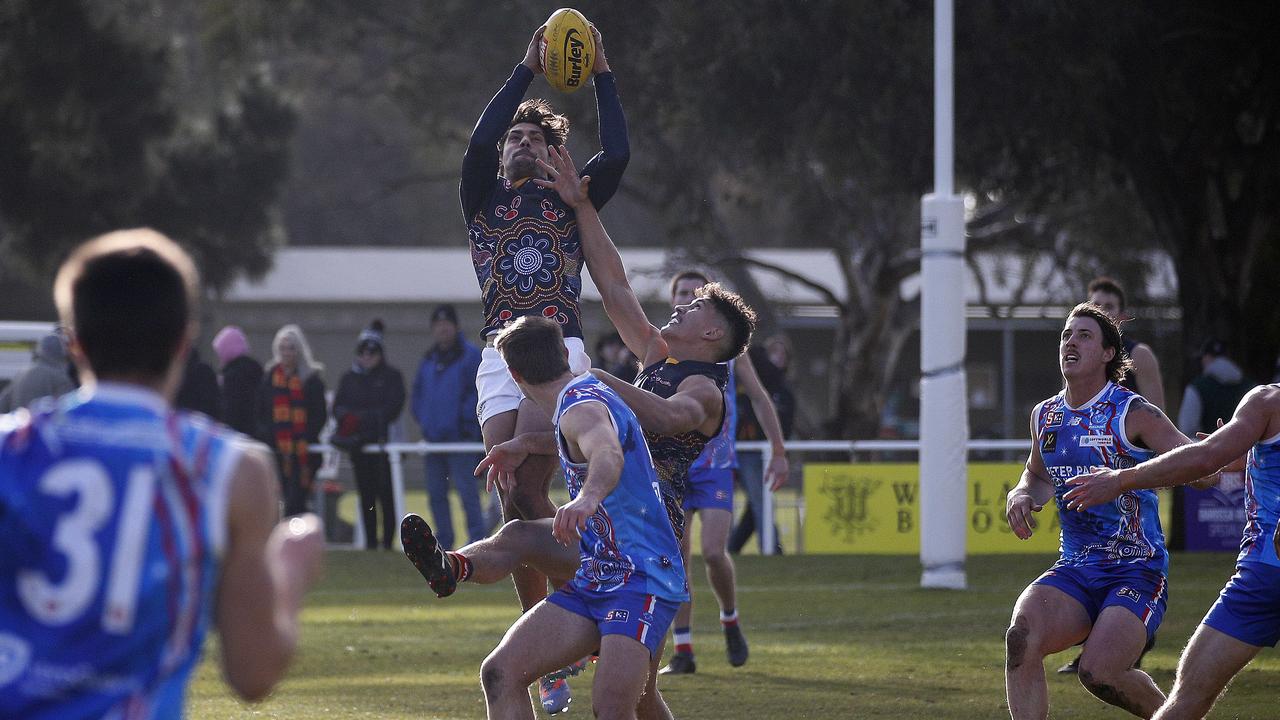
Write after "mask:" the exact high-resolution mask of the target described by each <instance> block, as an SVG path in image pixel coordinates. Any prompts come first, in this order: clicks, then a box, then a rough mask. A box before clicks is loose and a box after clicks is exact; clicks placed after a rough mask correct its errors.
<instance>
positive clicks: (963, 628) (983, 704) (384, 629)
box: [189, 551, 1280, 720]
mask: <svg viewBox="0 0 1280 720" xmlns="http://www.w3.org/2000/svg"><path fill="white" fill-rule="evenodd" d="M327 560H328V568H327V576H326V578H325V580H324V581H323V582H322V583H321V584H320V586H319V587H318V588H317V589H316V590H315V591H314V592H313V593H312V594H311V596H310V598H309V601H308V605H307V608H306V610H305V611H304V614H303V623H304V631H303V633H304V634H303V639H302V649H301V653H300V656H299V658H298V660H297V662H296V664H295V665H294V667H293V668H292V670H291V672H290V675H289V677H288V679H287V680H286V681H285V682H284V683H283V685H282V686H281V687H280V688H279V690H278V691H277V692H276V694H275V695H274V696H272V697H271V698H270V699H269V700H267V701H266V702H264V703H262V704H260V705H255V706H246V705H243V704H241V703H239V702H238V701H237V700H235V699H234V698H233V697H232V696H231V695H230V694H229V692H228V691H227V690H226V689H225V686H223V685H222V683H221V680H220V678H219V673H218V669H217V668H218V665H217V643H216V639H214V640H212V641H211V642H210V643H209V645H208V654H207V656H206V659H205V662H204V664H203V665H202V666H201V668H200V670H199V673H198V677H197V679H196V682H195V683H194V684H193V687H192V690H191V698H190V702H189V705H190V708H191V714H190V715H191V717H192V718H196V719H198V720H205V719H213V718H217V719H219V720H220V719H222V718H300V719H304V720H305V719H310V718H317V719H318V718H406V719H408V718H413V719H414V720H427V719H431V718H440V719H444V718H482V717H484V704H483V700H482V698H481V693H480V687H479V681H478V674H479V666H480V661H481V660H482V659H483V658H484V656H485V655H486V654H487V653H488V652H489V650H490V649H492V647H493V646H494V645H495V644H496V643H497V642H498V640H499V639H500V638H501V636H502V633H503V632H504V631H505V630H506V628H507V627H508V625H510V623H511V622H512V621H513V620H514V619H515V617H516V602H515V597H514V593H513V592H512V590H511V587H510V585H509V584H507V583H500V584H496V585H490V586H485V587H481V586H474V585H467V586H464V587H463V588H462V589H460V590H459V592H458V594H457V595H455V596H453V597H451V598H448V599H446V600H438V599H436V598H435V597H434V596H432V595H430V594H429V593H428V592H427V591H426V588H425V585H424V584H423V583H422V581H421V580H420V578H419V576H418V574H417V573H416V572H415V571H414V570H413V568H412V567H411V566H410V565H409V563H408V561H406V560H405V559H404V558H403V556H401V555H400V554H399V553H382V552H379V553H370V552H354V551H333V552H330V553H329V556H328V558H327ZM1050 562H1051V558H1049V557H1035V556H1032V557H1026V556H987V557H976V558H971V559H970V561H969V566H968V567H969V582H970V587H971V589H970V590H968V591H964V592H945V591H925V590H921V589H919V564H918V560H917V559H916V558H914V557H849V556H814V555H809V556H784V557H761V556H743V557H740V558H738V581H739V585H740V588H739V590H740V593H741V595H740V599H739V607H740V608H741V613H742V618H743V623H744V627H745V629H746V631H747V636H748V638H749V640H750V642H751V660H750V662H749V663H748V664H747V665H746V666H744V667H742V668H738V669H734V668H731V667H729V665H728V663H727V661H726V660H725V658H724V650H723V641H722V640H721V637H720V635H719V632H718V623H717V620H716V615H715V609H714V601H712V600H711V595H710V591H709V589H708V588H707V585H706V576H705V574H704V572H703V568H702V565H701V563H700V562H699V561H698V560H697V559H696V558H695V560H694V563H693V567H692V576H693V579H694V588H695V597H696V598H698V599H700V600H701V601H702V604H701V605H699V606H698V607H696V608H695V623H694V644H695V649H696V650H697V652H698V673H697V674H696V675H692V676H682V677H679V678H675V679H663V681H662V682H661V683H660V686H661V687H662V690H663V694H664V696H665V697H666V698H667V701H668V703H669V704H670V706H671V708H672V710H673V712H674V713H675V715H676V716H677V717H678V718H681V719H682V720H683V719H697V718H716V719H722V718H733V719H735V720H747V719H749V718H750V719H754V718H787V719H788V720H799V719H801V718H824V719H825V718H929V720H944V719H949V718H1000V717H1007V712H1006V710H1005V708H1004V680H1003V670H1002V667H1003V644H1002V641H1001V637H1002V633H1003V630H1004V628H1005V625H1006V623H1007V622H1008V619H1009V612H1010V609H1011V608H1012V606H1013V602H1014V599H1015V598H1016V597H1017V595H1018V593H1019V592H1020V591H1021V590H1022V588H1023V586H1025V585H1026V583H1027V582H1029V581H1030V580H1032V579H1033V578H1035V577H1036V576H1037V575H1038V574H1039V573H1040V572H1041V571H1042V570H1043V569H1044V568H1045V567H1046V566H1047V565H1048V564H1049V563H1050ZM1231 566H1232V558H1231V557H1229V556H1226V555H1176V556H1175V557H1174V558H1173V563H1172V567H1173V571H1172V573H1171V576H1170V587H1171V590H1172V592H1171V595H1170V602H1169V610H1168V613H1167V615H1166V617H1165V623H1164V626H1163V627H1162V628H1161V632H1160V635H1159V640H1160V642H1159V645H1158V646H1157V647H1156V649H1155V650H1154V651H1153V652H1152V653H1151V654H1150V655H1149V656H1148V657H1147V661H1146V662H1145V667H1147V668H1148V669H1149V670H1150V671H1151V673H1152V675H1153V676H1154V677H1155V679H1156V682H1157V683H1158V684H1159V685H1160V686H1161V687H1162V688H1165V689H1166V690H1167V689H1168V688H1169V686H1170V685H1171V683H1172V680H1173V670H1174V667H1175V663H1176V660H1177V654H1178V652H1179V650H1180V649H1181V647H1182V645H1183V644H1184V643H1185V642H1186V640H1187V638H1188V637H1189V636H1190V633H1191V631H1192V630H1193V629H1194V628H1195V626H1196V624H1198V623H1199V621H1200V618H1201V617H1202V616H1203V614H1204V611H1205V610H1206V609H1207V608H1208V607H1209V605H1210V604H1211V603H1212V601H1213V599H1214V598H1215V597H1216V595H1217V592H1218V590H1219V589H1220V588H1221V586H1222V584H1223V582H1224V581H1225V579H1226V578H1227V576H1228V575H1229V574H1230V571H1231ZM1068 657H1069V654H1068V653H1063V654H1061V655H1058V656H1055V657H1051V658H1050V659H1049V660H1048V662H1047V663H1046V664H1047V666H1048V667H1049V668H1050V670H1052V669H1053V668H1055V667H1057V666H1058V665H1060V664H1061V663H1062V662H1064V661H1065V660H1067V659H1068ZM1278 681H1280V660H1277V658H1276V655H1275V654H1274V653H1273V652H1272V651H1264V653H1263V654H1262V655H1261V656H1260V658H1259V659H1258V660H1255V661H1254V663H1253V664H1252V665H1251V666H1250V667H1249V668H1248V669H1247V670H1246V671H1245V672H1243V673H1242V674H1241V675H1240V676H1239V677H1238V678H1237V679H1236V682H1235V684H1234V685H1233V686H1232V688H1231V690H1230V691H1229V692H1228V693H1227V696H1226V697H1225V699H1224V700H1223V701H1222V702H1220V703H1219V705H1218V708H1217V709H1216V711H1215V712H1214V714H1213V715H1211V716H1210V717H1214V718H1276V717H1280V709H1278V706H1277V703H1276V694H1277V689H1276V688H1277V686H1278V684H1280V683H1278ZM1049 685H1050V699H1051V702H1052V705H1053V708H1052V715H1053V717H1056V718H1113V717H1114V718H1120V717H1129V715H1127V714H1126V713H1123V712H1121V711H1118V710H1114V709H1112V708H1110V707H1108V706H1104V705H1102V704H1101V703H1100V702H1098V701H1097V700H1094V699H1093V698H1092V696H1090V695H1089V694H1088V693H1087V692H1085V691H1084V689H1083V688H1081V687H1080V685H1079V684H1078V682H1077V681H1076V680H1075V679H1074V677H1067V676H1060V675H1055V674H1052V673H1051V675H1050V678H1049ZM589 686H590V671H588V674H587V675H586V676H584V677H583V678H579V679H577V680H576V682H575V684H574V687H575V692H576V694H577V700H576V701H575V703H574V705H573V706H572V707H571V709H570V711H569V713H568V714H566V715H563V716H561V717H568V718H570V719H572V718H575V717H579V718H588V717H590V716H591V714H590V704H589V700H590V695H589V692H590V689H589Z"/></svg>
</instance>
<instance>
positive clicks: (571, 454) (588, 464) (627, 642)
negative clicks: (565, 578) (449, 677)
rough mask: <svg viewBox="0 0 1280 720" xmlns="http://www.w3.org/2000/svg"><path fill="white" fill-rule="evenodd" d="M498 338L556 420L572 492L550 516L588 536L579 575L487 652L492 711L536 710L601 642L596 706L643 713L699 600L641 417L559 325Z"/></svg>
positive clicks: (521, 323)
mask: <svg viewBox="0 0 1280 720" xmlns="http://www.w3.org/2000/svg"><path fill="white" fill-rule="evenodd" d="M496 345H497V348H498V351H499V352H500V353H502V356H503V358H504V359H506V361H507V363H508V367H509V368H510V369H511V373H512V376H513V377H514V378H515V380H516V382H518V383H519V384H520V388H521V389H522V390H523V391H524V392H525V394H526V396H527V397H529V398H530V399H531V400H532V401H533V402H535V403H537V405H538V406H539V407H540V408H542V409H544V410H545V411H547V412H548V413H550V414H551V416H552V417H553V418H554V419H555V421H554V422H555V425H554V427H555V430H554V432H555V438H556V444H557V446H558V448H559V458H560V465H561V468H562V469H563V471H564V475H565V482H566V484H567V485H568V486H569V494H570V497H571V498H572V499H571V500H570V502H569V503H568V504H566V505H564V506H562V507H560V508H559V509H558V510H557V511H556V515H555V518H554V520H552V521H548V520H540V521H535V522H536V523H538V524H543V525H545V524H550V529H551V533H552V535H553V537H554V538H555V539H556V540H557V541H559V542H560V543H561V544H562V545H565V546H571V545H576V546H577V548H578V554H579V562H578V567H577V568H576V571H575V573H574V576H573V579H572V580H571V581H569V583H567V584H566V585H564V586H563V587H562V588H561V589H559V590H557V591H556V592H555V593H553V594H551V595H550V596H549V597H548V598H547V599H546V601H545V602H543V603H540V604H539V605H537V606H536V607H535V608H534V609H532V610H530V611H529V612H528V613H526V614H525V615H524V616H523V617H522V618H520V620H519V621H517V622H516V624H515V625H513V626H512V627H511V629H510V630H509V631H508V632H507V635H506V637H504V638H503V640H502V642H501V644H499V645H498V647H497V648H496V649H495V650H494V651H493V652H492V653H491V654H490V655H489V657H488V658H486V659H485V661H484V664H483V665H482V666H481V670H480V677H481V682H482V683H483V685H484V693H485V702H486V704H487V706H488V710H489V717H490V718H532V717H533V713H532V710H531V708H530V705H529V697H528V690H527V688H528V686H529V683H530V682H532V681H533V680H534V679H535V678H537V677H539V676H541V675H543V674H544V673H547V672H549V671H552V670H554V669H556V668H560V667H564V666H565V665H566V664H567V663H570V662H573V661H575V660H577V659H578V658H581V657H583V656H585V655H587V654H589V653H592V652H596V651H597V650H598V651H599V655H600V659H599V662H598V664H597V668H596V675H595V686H594V687H593V688H592V706H593V707H592V709H593V711H594V713H595V716H596V717H600V718H635V717H636V705H637V703H638V702H639V700H640V696H641V693H642V692H643V691H644V688H645V684H646V677H647V676H648V674H649V667H650V665H651V659H652V657H653V656H655V655H656V654H657V653H658V647H659V644H660V643H661V642H662V638H663V636H664V635H665V634H666V631H667V627H668V626H669V625H670V624H671V618H673V617H674V616H675V612H676V608H677V607H678V606H679V604H680V602H681V601H682V600H685V599H686V598H688V592H687V591H686V586H687V581H686V579H685V573H684V565H683V563H682V562H681V560H680V547H679V545H678V544H677V542H676V537H675V533H674V531H673V530H672V529H671V525H670V523H669V522H668V520H667V517H666V513H665V512H664V508H663V505H662V499H661V498H660V496H659V493H658V479H657V474H656V473H655V471H654V469H653V461H652V459H651V458H650V456H649V448H648V446H647V445H645V442H644V434H643V431H642V430H641V429H640V424H639V422H638V421H637V420H636V416H635V414H634V413H632V412H631V410H630V409H629V408H628V407H627V406H626V404H624V403H623V402H622V400H621V398H619V397H618V395H617V393H615V392H613V391H612V390H610V389H609V388H608V387H607V386H605V385H604V383H602V382H600V381H599V380H597V379H596V378H594V377H592V376H591V375H590V374H589V373H583V374H581V375H577V376H574V374H573V373H572V372H571V371H570V370H569V365H568V362H567V354H566V353H565V351H564V347H563V339H562V336H561V334H560V328H559V326H558V325H557V324H556V323H554V322H552V321H550V320H545V319H540V318H529V317H526V318H521V319H519V320H517V321H516V322H515V323H513V324H511V325H510V326H508V327H507V328H506V329H505V330H503V331H502V332H501V333H500V334H499V335H498V339H497V343H496Z"/></svg>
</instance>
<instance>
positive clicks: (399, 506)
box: [312, 439, 1031, 555]
mask: <svg viewBox="0 0 1280 720" xmlns="http://www.w3.org/2000/svg"><path fill="white" fill-rule="evenodd" d="M784 445H785V447H786V448H787V454H788V455H792V454H803V453H817V452H839V453H848V454H849V455H850V456H853V455H854V454H856V453H869V452H874V453H902V454H913V455H915V454H919V452H920V441H919V440H788V441H786V442H785V443H784ZM1030 447H1031V441H1030V440H1029V439H1022V440H970V441H969V442H968V443H966V449H967V450H968V451H969V452H1000V451H1026V450H1028V449H1030ZM737 448H738V450H739V451H743V450H746V451H754V452H759V453H760V454H761V463H762V464H761V467H762V468H764V469H766V470H767V469H768V467H769V461H770V460H771V459H772V457H773V452H772V449H771V446H770V445H769V443H767V442H763V441H756V442H740V443H738V444H737ZM312 449H313V450H315V451H316V452H332V451H334V450H335V449H334V448H333V447H331V446H329V445H317V446H314V447H313V448H312ZM364 451H365V452H383V453H386V454H387V458H388V460H389V462H390V464H391V489H392V493H393V495H394V497H395V512H396V517H397V518H401V517H404V510H405V505H404V458H405V456H406V455H423V456H425V455H431V454H435V453H443V454H450V453H472V454H474V453H484V445H483V444H481V443H461V442H459V443H429V442H416V443H386V444H384V445H366V446H365V447H364ZM762 505H763V507H762V508H761V510H762V516H763V517H762V518H761V521H760V528H761V534H762V536H763V537H762V538H761V541H762V547H763V552H764V553H765V554H766V555H772V554H773V550H774V547H775V546H776V543H777V538H775V537H774V526H773V521H774V520H773V519H774V498H773V491H772V490H770V489H769V485H768V483H765V487H764V502H763V503H762ZM361 522H362V520H361V514H360V513H359V512H357V513H356V523H357V527H356V533H355V535H354V536H353V537H352V543H353V544H355V545H356V546H360V545H361V544H362V543H363V542H364V535H363V534H362V533H361V532H360V526H359V524H360V523H361Z"/></svg>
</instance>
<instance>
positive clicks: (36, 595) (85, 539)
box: [18, 459, 156, 635]
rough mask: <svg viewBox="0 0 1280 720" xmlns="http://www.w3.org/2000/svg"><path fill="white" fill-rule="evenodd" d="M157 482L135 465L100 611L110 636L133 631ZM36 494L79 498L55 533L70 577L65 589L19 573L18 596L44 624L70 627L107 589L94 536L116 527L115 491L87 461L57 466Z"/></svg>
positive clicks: (33, 573) (35, 574) (31, 572)
mask: <svg viewBox="0 0 1280 720" xmlns="http://www.w3.org/2000/svg"><path fill="white" fill-rule="evenodd" d="M155 481H156V473H155V469H154V468H152V467H149V466H146V465H138V466H135V467H134V468H133V469H132V470H130V472H129V481H128V483H127V488H128V489H127V490H126V491H125V504H124V507H123V508H122V512H121V522H120V527H119V529H118V531H117V533H116V544H115V550H114V552H113V553H112V558H111V568H110V570H109V576H108V578H107V588H106V593H107V594H106V597H105V602H104V603H103V609H102V628H103V629H104V630H105V631H107V632H109V633H114V634H121V635H122V634H125V633H127V632H128V631H129V630H131V629H132V628H133V621H134V612H135V610H136V609H137V600H138V593H139V588H138V581H139V579H140V575H141V570H142V556H143V551H144V550H145V549H146V540H147V533H148V530H149V525H150V523H149V522H147V520H146V518H148V517H149V514H148V513H147V506H148V505H149V504H150V503H151V502H152V499H153V493H154V489H155ZM39 488H40V491H41V492H43V493H45V494H47V495H52V496H54V497H60V498H65V497H68V496H70V495H72V494H74V495H76V498H77V502H76V506H75V508H74V509H73V510H71V512H68V513H66V514H64V515H62V516H61V517H59V518H58V521H57V525H56V526H55V527H54V531H53V548H54V549H55V550H57V551H58V552H60V553H62V554H63V555H65V556H66V558H67V570H66V573H65V574H64V575H63V578H62V581H61V582H54V581H53V580H50V579H49V576H48V575H47V574H46V573H45V572H44V571H43V570H37V569H30V568H28V569H24V570H21V571H19V572H18V596H19V597H20V598H22V603H23V605H25V606H26V608H27V611H28V612H30V613H31V615H32V617H34V618H35V619H37V620H39V621H40V622H43V623H45V624H46V625H67V624H69V623H71V622H73V621H74V620H76V619H77V618H79V617H80V616H81V615H83V614H84V612H85V610H86V609H87V608H88V607H89V605H90V604H91V603H92V602H93V599H94V597H95V596H96V595H97V591H98V588H99V587H100V586H101V584H102V576H103V568H102V556H101V553H100V552H99V547H98V543H97V541H96V540H95V539H94V534H95V533H97V532H98V531H99V530H101V529H102V528H103V526H105V525H106V524H107V522H108V521H109V520H110V519H111V516H112V510H113V509H114V507H115V490H114V486H113V484H112V482H111V477H110V476H109V475H108V474H107V469H106V468H105V467H103V466H102V464H101V463H99V462H98V461H96V460H90V459H76V460H67V461H64V462H61V463H58V464H57V465H54V466H53V467H51V468H49V470H48V471H47V472H46V473H45V474H44V475H43V476H42V477H41V478H40V485H39Z"/></svg>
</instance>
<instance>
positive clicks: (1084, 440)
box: [1080, 435, 1116, 448]
mask: <svg viewBox="0 0 1280 720" xmlns="http://www.w3.org/2000/svg"><path fill="white" fill-rule="evenodd" d="M1115 445H1116V439H1115V438H1113V437H1111V436H1110V435H1081V436H1080V447H1105V448H1109V447H1115Z"/></svg>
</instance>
